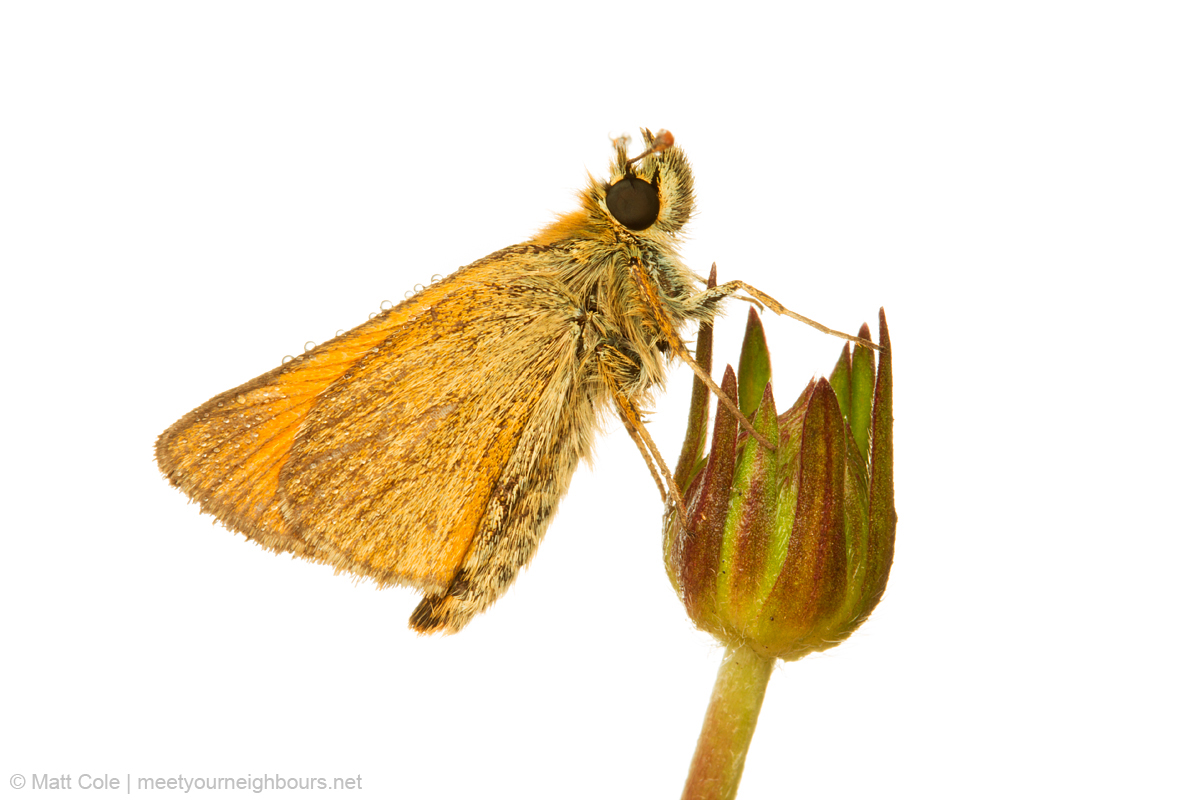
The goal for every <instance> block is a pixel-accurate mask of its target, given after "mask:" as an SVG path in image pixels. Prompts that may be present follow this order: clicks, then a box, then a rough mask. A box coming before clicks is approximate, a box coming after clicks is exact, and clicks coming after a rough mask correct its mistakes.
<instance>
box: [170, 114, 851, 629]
mask: <svg viewBox="0 0 1200 800" xmlns="http://www.w3.org/2000/svg"><path fill="white" fill-rule="evenodd" d="M642 136H643V138H644V140H645V145H646V150H645V152H643V153H642V154H641V155H639V156H636V157H634V158H629V157H628V155H627V147H628V140H627V139H625V138H621V139H618V140H616V141H615V142H614V143H613V145H614V149H615V154H614V158H613V160H612V163H611V165H610V170H609V176H608V179H607V180H597V179H595V178H590V179H589V181H588V184H587V186H586V187H585V188H584V189H583V191H582V192H580V194H579V198H580V207H579V208H578V209H576V210H575V211H572V212H570V213H567V214H564V215H562V216H561V217H560V218H559V219H558V220H557V221H556V222H554V223H552V224H550V225H549V226H547V227H546V228H545V229H544V230H542V231H541V232H540V233H539V234H538V235H537V236H535V237H533V238H532V239H530V240H529V241H527V242H525V243H523V244H518V245H515V246H513V247H508V248H505V249H503V250H500V251H498V252H496V253H493V254H491V255H490V256H487V257H485V258H482V259H480V260H479V261H476V262H475V263H474V264H470V265H469V266H466V267H463V268H462V269H459V270H458V271H457V272H455V273H454V274H452V275H450V276H449V277H448V278H445V279H442V280H440V281H438V282H436V283H434V284H433V285H431V286H429V287H427V288H425V289H424V290H422V291H421V292H419V293H418V294H416V295H414V296H413V297H412V298H410V299H409V300H407V301H405V302H404V303H402V304H400V305H398V306H395V307H393V308H391V309H389V310H387V311H385V312H383V313H381V314H379V315H378V316H376V317H374V318H373V319H371V320H369V321H368V322H366V323H364V324H363V325H360V326H358V327H357V328H354V329H353V330H350V331H348V332H346V333H344V334H341V335H339V336H337V337H335V338H333V339H331V340H330V341H328V342H325V343H324V344H322V345H320V346H318V347H316V348H314V349H312V350H310V351H308V352H305V353H304V354H303V355H300V356H298V357H296V358H295V359H294V360H291V361H288V362H287V363H285V364H283V365H282V366H280V367H277V368H276V369H273V370H271V371H270V372H268V373H266V374H265V375H260V376H259V377H257V378H255V379H254V380H251V381H249V382H248V383H245V384H243V385H241V386H239V387H237V388H236V389H230V390H229V391H227V392H225V393H223V394H219V395H217V396H216V397H214V398H212V399H211V400H209V401H208V402H207V403H205V404H204V405H202V406H200V407H199V408H197V409H196V410H194V411H192V412H191V413H190V414H187V415H186V416H184V417H183V418H182V419H181V420H179V421H178V422H176V423H175V424H174V425H172V426H171V427H170V428H168V429H167V430H166V431H164V432H163V434H162V435H161V436H159V437H158V442H157V446H156V451H157V457H158V465H159V467H160V468H161V469H162V472H163V474H164V475H166V477H167V478H168V479H169V480H170V482H171V484H172V485H174V486H177V487H179V488H180V489H182V490H183V492H184V493H185V494H187V496H188V497H189V498H191V499H192V500H194V501H196V502H197V503H199V504H200V509H201V510H202V511H203V512H205V513H208V514H212V515H213V516H215V517H216V518H217V519H218V520H220V521H221V522H222V523H223V524H224V525H225V526H226V527H228V528H230V529H232V530H234V531H238V532H241V533H243V534H244V535H245V536H246V537H247V538H249V539H253V540H254V541H256V542H258V543H259V544H260V545H262V546H263V547H265V548H267V549H270V550H274V551H276V552H289V553H293V554H295V555H297V556H300V557H302V558H307V559H311V560H313V561H320V562H324V563H327V564H330V565H332V566H333V567H334V568H335V569H336V570H338V571H346V572H351V573H354V574H356V575H361V576H365V577H368V578H373V579H374V580H376V581H378V583H379V584H380V585H381V586H391V585H396V584H400V585H404V586H411V587H415V588H417V589H419V590H421V591H422V592H424V595H425V596H424V599H423V600H421V602H420V604H419V605H418V606H417V608H416V610H415V611H414V612H413V614H412V618H411V620H410V624H411V626H412V627H413V628H414V629H416V630H417V631H420V632H433V631H441V632H445V633H453V632H455V631H458V630H460V629H462V627H463V626H464V625H466V624H467V623H468V622H470V620H471V618H472V617H474V616H475V615H476V614H478V613H479V612H481V611H483V610H484V609H486V608H487V607H488V606H489V605H491V604H492V603H493V602H494V601H495V600H496V599H497V598H499V597H500V595H502V594H503V593H504V591H505V590H506V589H507V588H508V585H509V584H510V583H511V582H512V581H513V579H514V578H515V577H516V575H517V571H518V570H519V569H520V568H521V567H522V566H523V565H525V564H526V563H527V562H528V561H529V559H530V558H531V557H532V556H533V553H534V551H535V550H536V549H537V546H538V543H539V542H540V541H541V539H542V536H543V535H544V534H545V532H546V528H547V526H548V525H549V523H550V519H551V517H553V516H554V512H555V509H556V508H557V506H558V501H559V499H560V498H561V497H562V496H563V494H564V493H565V492H566V490H567V485H568V483H569V482H570V480H571V475H572V473H574V471H575V468H576V466H577V465H578V463H579V460H580V459H581V458H586V457H587V456H588V454H589V450H590V448H591V444H592V438H593V435H594V432H595V430H596V428H597V425H598V421H599V418H600V416H601V414H602V413H603V412H605V411H606V410H607V409H609V408H615V410H616V411H617V414H618V416H619V417H620V418H621V420H622V422H623V423H624V425H625V427H626V429H627V430H628V431H629V432H630V435H631V436H632V437H633V439H634V441H635V442H636V443H637V445H638V448H639V449H640V450H641V452H642V455H643V457H644V458H645V459H646V461H647V463H648V464H649V465H650V468H651V472H652V473H653V474H655V480H656V482H657V483H658V485H659V490H660V492H661V493H662V494H663V496H664V499H665V498H666V497H667V496H668V495H669V496H670V497H671V498H672V499H673V500H674V502H675V503H676V504H677V505H681V502H680V499H679V492H678V489H677V488H676V487H675V484H674V481H673V480H672V479H671V472H670V470H669V469H668V468H667V466H666V463H665V462H664V461H663V459H662V456H661V455H660V454H659V452H658V450H657V448H655V446H654V444H653V442H652V441H650V437H649V434H648V433H647V431H646V428H645V426H644V425H643V423H642V421H641V413H640V411H639V408H640V407H642V405H643V404H644V403H645V402H646V401H647V400H648V398H649V396H650V395H651V393H652V392H653V391H654V390H656V389H659V388H660V387H662V386H663V384H664V382H665V379H666V374H667V373H666V368H667V365H668V363H669V362H670V361H671V360H673V359H675V358H679V359H682V360H683V361H685V362H687V363H688V364H689V365H691V366H692V368H693V369H695V370H697V372H698V374H701V377H702V378H704V379H705V382H706V383H707V385H708V386H709V388H710V389H712V390H713V391H714V392H715V393H716V394H717V395H718V397H719V398H720V400H721V402H723V403H725V404H726V405H727V406H731V407H732V408H733V409H734V410H735V411H736V405H734V404H733V403H732V402H731V401H730V400H729V398H727V397H725V396H724V395H723V394H722V393H721V391H720V389H719V387H718V386H717V385H716V384H715V383H714V382H713V381H712V379H711V377H709V376H708V374H707V372H705V371H703V370H700V369H699V368H698V367H697V366H696V364H695V361H694V360H693V359H692V357H691V355H690V354H689V353H688V350H687V348H686V347H685V345H684V343H683V340H682V338H681V336H680V330H681V329H682V328H683V327H684V326H685V325H687V324H688V323H692V322H700V323H705V322H708V323H711V322H712V320H713V317H714V315H715V314H716V312H717V310H718V307H719V305H720V302H721V301H722V300H723V299H724V298H725V297H728V296H730V295H733V294H735V293H736V292H739V291H742V292H745V293H746V294H749V295H750V296H752V297H753V298H755V299H757V300H758V301H761V302H762V303H764V304H765V305H767V306H768V307H770V308H771V309H772V310H774V311H776V312H777V313H781V314H786V315H787V316H791V317H794V318H796V319H799V320H801V321H803V322H806V323H809V324H812V325H814V326H815V327H817V328H820V329H821V330H824V331H826V332H828V333H834V334H836V335H839V336H842V337H844V338H850V339H855V338H856V337H850V336H847V335H846V334H841V333H838V332H836V331H830V330H829V329H827V328H825V327H824V326H821V325H817V324H816V323H813V322H812V321H811V320H808V319H805V318H804V317H801V316H799V315H797V314H794V313H792V312H790V311H788V310H787V309H784V308H783V307H782V306H781V305H779V303H778V302H776V301H775V300H773V299H772V298H770V297H768V296H767V295H765V294H763V293H762V292H760V291H758V290H757V289H754V288H753V287H751V286H747V285H745V284H743V283H741V282H740V281H734V282H732V283H726V284H722V285H720V286H716V285H714V284H715V280H714V281H710V282H709V286H708V287H707V288H703V284H702V282H701V280H700V278H699V277H698V276H697V275H696V274H695V273H693V272H691V271H690V270H689V269H688V268H687V267H685V266H684V265H683V264H682V263H681V262H680V260H679V256H678V253H677V251H676V243H677V237H678V235H679V234H680V232H681V231H682V230H683V227H684V225H685V224H686V223H687V221H688V218H689V217H690V216H691V214H692V170H691V167H690V166H689V165H688V161H687V159H686V158H685V156H684V154H683V152H682V151H681V150H680V149H679V148H677V147H675V146H674V138H673V137H672V136H671V134H670V133H669V132H667V131H660V132H659V133H658V134H657V135H653V134H651V133H650V132H649V131H648V130H643V131H642ZM738 416H739V417H741V415H740V414H738ZM742 419H743V422H744V417H742ZM746 427H747V428H749V425H748V424H747V425H746ZM664 487H665V488H664Z"/></svg>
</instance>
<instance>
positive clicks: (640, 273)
mask: <svg viewBox="0 0 1200 800" xmlns="http://www.w3.org/2000/svg"><path fill="white" fill-rule="evenodd" d="M629 273H630V276H631V277H632V278H633V282H634V285H635V286H637V288H638V294H639V295H641V298H642V301H643V302H644V303H645V305H646V308H647V310H648V311H649V312H650V314H651V316H653V318H654V321H655V323H656V324H657V326H658V329H659V331H660V332H661V333H662V335H663V338H664V339H665V340H666V342H667V345H668V346H669V347H670V348H671V352H672V353H673V354H674V355H675V356H677V357H678V358H679V359H680V360H682V361H683V362H684V363H685V364H687V365H688V366H689V367H690V368H691V370H692V372H694V373H696V376H697V377H698V378H700V380H702V381H704V385H705V386H707V387H708V390H709V391H710V392H712V393H713V394H715V395H716V396H717V399H718V400H719V401H720V402H721V404H722V405H724V406H725V407H726V408H727V409H729V410H730V411H731V412H733V415H734V416H735V417H737V419H738V422H740V423H741V425H742V427H743V428H744V429H745V430H746V431H748V432H749V433H750V435H751V436H753V437H754V438H755V439H758V441H759V442H760V443H761V444H762V445H763V446H764V447H766V448H767V449H768V450H774V449H775V446H774V445H773V444H771V443H770V442H769V441H767V438H766V437H765V436H763V435H762V434H761V433H759V432H758V431H756V430H755V429H754V424H753V423H752V422H750V420H748V419H746V415H745V414H743V413H742V411H741V409H739V408H738V405H737V403H735V402H733V401H732V400H730V399H729V396H728V395H726V394H725V392H724V391H722V390H721V387H720V386H718V385H717V382H716V381H714V380H713V379H712V376H711V375H709V374H708V371H707V370H704V369H702V368H701V367H700V365H699V364H697V363H696V360H695V359H694V358H692V354H691V353H689V352H688V349H687V347H686V346H685V345H684V343H683V340H682V339H681V338H680V337H679V333H678V332H677V331H676V330H675V326H674V324H672V322H671V320H670V318H669V317H668V316H667V311H666V309H664V308H663V305H662V301H661V300H660V299H659V297H658V292H657V290H655V289H654V284H653V282H652V279H651V278H650V273H649V272H647V271H646V267H645V265H644V264H642V262H641V261H638V260H637V259H631V260H630V263H629ZM730 285H732V284H724V286H730ZM722 288H723V287H722V286H718V287H716V288H715V289H709V290H708V291H706V292H704V293H703V294H702V295H701V296H705V295H710V294H712V293H713V292H717V291H719V290H720V289H722ZM734 291H737V289H736V288H735V289H733V290H731V291H730V292H728V293H727V294H732V293H733V292H734ZM725 296H726V295H724V294H717V295H712V297H711V298H710V299H709V301H708V302H709V303H710V304H714V305H715V304H716V303H717V302H719V301H720V300H721V299H723V298H724V297H725ZM698 305H704V304H698ZM780 308H782V306H780Z"/></svg>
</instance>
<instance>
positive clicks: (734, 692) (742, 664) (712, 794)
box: [683, 644, 775, 800]
mask: <svg viewBox="0 0 1200 800" xmlns="http://www.w3.org/2000/svg"><path fill="white" fill-rule="evenodd" d="M774 664H775V659H773V658H763V657H762V656H760V655H759V654H758V653H756V652H754V650H753V649H752V648H750V647H748V646H747V645H743V644H731V645H729V646H728V647H727V648H725V660H724V661H723V662H721V669H720V671H719V672H718V673H717V683H716V685H715V686H713V693H712V697H711V698H710V699H709V701H708V713H707V714H705V715H704V728H703V729H702V730H701V731H700V741H698V742H696V754H695V755H694V756H692V768H691V769H690V770H689V771H688V779H687V784H686V785H685V786H684V787H683V800H732V798H733V797H736V796H737V788H738V782H739V781H740V780H741V779H742V767H743V766H744V765H745V763H746V751H748V750H749V749H750V740H751V739H752V738H753V737H754V726H755V725H757V724H758V712H759V710H760V709H761V708H762V704H763V697H764V696H765V695H766V693H767V681H769V680H770V679H771V667H772V666H774Z"/></svg>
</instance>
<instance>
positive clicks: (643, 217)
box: [604, 175, 659, 231]
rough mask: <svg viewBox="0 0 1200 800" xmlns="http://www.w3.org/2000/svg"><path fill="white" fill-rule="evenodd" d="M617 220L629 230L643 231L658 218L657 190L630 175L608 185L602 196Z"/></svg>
mask: <svg viewBox="0 0 1200 800" xmlns="http://www.w3.org/2000/svg"><path fill="white" fill-rule="evenodd" d="M604 199H605V202H606V203H607V205H608V210H609V211H610V212H611V213H612V215H613V216H614V217H616V218H617V222H619V223H621V224H622V225H624V226H625V227H626V228H629V230H631V231H644V230H646V228H649V227H650V226H651V225H653V224H654V222H655V220H657V219H658V209H659V204H658V190H657V189H655V188H654V187H653V186H651V185H650V184H649V183H647V182H646V181H644V180H642V179H641V178H635V177H633V176H632V175H630V176H628V177H625V178H622V179H621V180H619V181H617V182H616V183H614V184H613V185H612V186H610V187H608V193H607V194H606V195H605V196H604Z"/></svg>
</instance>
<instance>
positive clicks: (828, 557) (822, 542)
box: [663, 309, 896, 660]
mask: <svg viewBox="0 0 1200 800" xmlns="http://www.w3.org/2000/svg"><path fill="white" fill-rule="evenodd" d="M869 336H870V332H869V330H868V329H867V327H866V325H863V328H862V331H861V332H860V333H859V337H860V338H864V339H869ZM879 336H880V344H881V346H882V348H883V349H882V351H881V352H880V358H879V370H878V374H876V370H875V359H874V353H873V351H872V350H871V349H870V348H867V347H865V346H862V345H855V346H854V348H853V350H851V348H850V345H849V344H847V346H846V347H845V348H844V349H843V351H842V355H841V358H840V359H839V360H838V362H837V364H836V365H835V367H834V370H833V372H832V374H831V375H830V378H829V379H828V380H826V379H825V378H819V379H816V380H814V381H812V382H810V383H809V385H808V386H807V387H806V388H805V390H804V391H803V392H802V393H801V395H800V397H799V398H798V399H797V400H796V402H795V404H793V405H792V407H791V408H790V409H788V410H787V411H785V412H784V413H783V414H777V413H776V406H775V399H774V395H773V392H772V387H771V383H770V359H769V356H768V353H767V348H766V341H765V339H764V337H763V332H762V325H761V322H760V321H759V319H758V315H757V314H756V313H755V312H754V311H753V310H751V314H750V320H749V322H748V324H747V333H746V337H745V340H744V341H743V349H742V358H741V362H740V366H739V371H738V375H737V377H735V376H734V373H733V370H732V369H731V368H728V367H727V368H726V371H725V375H724V378H723V379H722V385H721V388H722V390H723V391H724V392H725V394H726V395H727V396H728V397H737V398H738V404H739V407H740V408H741V410H742V413H743V414H745V415H746V416H747V417H749V418H750V419H751V421H752V422H753V424H754V427H755V429H756V430H757V431H758V432H759V433H760V434H762V435H763V437H764V438H765V439H766V440H767V441H769V442H771V443H772V444H773V445H774V449H770V448H768V447H766V446H764V445H763V444H762V443H760V442H759V441H758V440H757V439H756V438H755V437H752V436H749V435H747V434H746V433H745V432H744V431H739V429H738V420H737V418H736V417H735V416H734V415H733V413H732V412H730V411H729V410H728V409H726V408H724V407H722V406H720V405H718V407H717V415H716V420H715V422H714V425H713V441H712V447H711V449H710V452H709V454H708V456H707V457H706V458H705V459H700V458H698V457H697V456H696V453H697V452H698V450H699V445H698V444H696V443H697V442H702V441H703V438H704V434H705V431H704V428H705V426H706V424H707V417H708V409H707V393H705V402H703V403H699V402H693V407H692V415H691V419H690V420H689V431H688V436H687V442H688V443H689V445H687V446H685V450H684V453H683V455H681V457H680V466H679V468H678V469H677V470H676V481H677V482H678V483H680V486H681V488H682V491H683V492H684V500H685V504H686V507H685V509H684V513H682V514H680V513H678V512H677V513H675V514H673V515H672V516H671V517H670V518H669V519H668V521H667V525H666V529H665V532H664V547H663V555H664V560H665V562H666V567H667V574H668V576H669V577H670V579H671V583H672V585H673V586H674V587H675V590H676V592H677V593H678V594H679V597H680V599H681V600H682V601H683V603H684V606H685V608H686V609H687V613H688V615H689V616H690V617H691V618H692V620H693V621H694V622H695V624H696V625H697V627H699V628H700V629H701V630H704V631H708V632H709V633H711V634H713V635H714V636H716V637H717V638H718V639H719V640H720V641H721V642H722V643H724V644H726V645H730V644H738V643H741V644H745V645H747V646H749V647H752V648H753V649H754V650H755V651H756V652H757V653H758V654H759V655H761V656H763V657H764V658H782V659H785V660H793V659H797V658H800V657H802V656H804V655H807V654H808V653H811V652H816V651H820V650H825V649H827V648H830V647H833V646H834V645H836V644H838V643H840V642H842V641H844V640H845V639H846V637H848V636H849V635H850V634H851V633H852V632H853V631H854V630H855V629H856V628H857V627H858V626H859V625H861V624H862V623H863V621H864V620H865V619H866V618H867V616H868V615H869V614H870V613H871V611H872V610H873V609H874V608H875V606H876V605H877V604H878V603H879V600H880V598H881V597H882V596H883V591H884V588H885V587H886V585H887V579H888V572H889V570H890V568H891V563H892V551H893V545H894V542H895V534H896V512H895V507H894V502H893V492H892V398H891V383H892V371H891V350H890V347H891V344H890V341H889V339H888V331H887V322H886V320H885V318H884V314H883V310H882V309H880V312H879ZM702 350H703V348H702V347H698V354H700V352H701V351H702ZM701 363H702V365H704V366H707V365H706V364H703V362H701ZM698 397H699V394H698V393H697V394H696V395H694V400H696V399H697V398H698ZM700 406H703V408H701V407H700ZM689 447H691V448H692V449H691V450H690V451H689Z"/></svg>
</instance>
